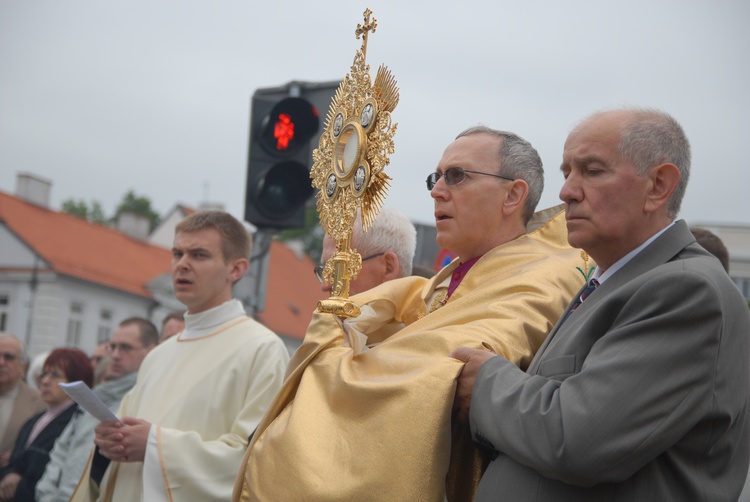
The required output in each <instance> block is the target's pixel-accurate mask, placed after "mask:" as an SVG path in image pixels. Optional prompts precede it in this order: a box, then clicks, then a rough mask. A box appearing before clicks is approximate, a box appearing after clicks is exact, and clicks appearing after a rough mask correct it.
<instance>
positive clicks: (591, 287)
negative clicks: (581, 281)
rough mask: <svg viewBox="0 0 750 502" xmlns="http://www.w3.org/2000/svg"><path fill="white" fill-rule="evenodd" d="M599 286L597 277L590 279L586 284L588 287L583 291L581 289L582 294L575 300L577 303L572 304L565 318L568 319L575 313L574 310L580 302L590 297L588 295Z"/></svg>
mask: <svg viewBox="0 0 750 502" xmlns="http://www.w3.org/2000/svg"><path fill="white" fill-rule="evenodd" d="M598 286H599V281H597V280H596V279H591V280H590V281H589V284H588V286H586V288H585V289H584V290H583V291H581V294H580V296H579V297H578V299H577V300H576V302H575V303H574V304H573V305H572V306H571V307H570V310H569V311H568V315H567V316H566V317H565V320H567V319H568V317H570V314H572V313H573V311H574V310H575V309H577V308H578V306H579V305H580V304H582V303H583V301H584V300H585V299H586V298H588V296H589V295H590V294H591V293H593V292H594V290H595V289H596V288H597V287H598Z"/></svg>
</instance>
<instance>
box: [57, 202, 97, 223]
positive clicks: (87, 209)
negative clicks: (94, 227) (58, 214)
mask: <svg viewBox="0 0 750 502" xmlns="http://www.w3.org/2000/svg"><path fill="white" fill-rule="evenodd" d="M62 212H63V213H68V214H72V215H73V216H77V217H79V218H81V219H84V220H87V221H90V222H92V223H98V224H99V225H106V224H107V218H106V217H105V216H104V210H103V209H102V205H101V204H100V203H99V201H96V200H95V201H92V202H91V205H89V204H87V203H86V201H84V200H83V199H78V200H75V199H73V198H72V197H71V198H70V199H66V200H64V201H63V202H62Z"/></svg>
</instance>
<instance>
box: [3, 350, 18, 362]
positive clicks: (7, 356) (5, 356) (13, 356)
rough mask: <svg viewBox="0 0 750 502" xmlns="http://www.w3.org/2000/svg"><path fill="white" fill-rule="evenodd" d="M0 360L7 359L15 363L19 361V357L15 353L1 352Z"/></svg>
mask: <svg viewBox="0 0 750 502" xmlns="http://www.w3.org/2000/svg"><path fill="white" fill-rule="evenodd" d="M0 359H5V360H6V361H9V362H13V361H15V360H16V359H18V355H17V354H14V353H13V352H0Z"/></svg>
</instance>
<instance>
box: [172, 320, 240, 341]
mask: <svg viewBox="0 0 750 502" xmlns="http://www.w3.org/2000/svg"><path fill="white" fill-rule="evenodd" d="M248 319H250V318H249V317H247V316H245V317H240V318H239V319H237V320H236V321H234V322H233V323H230V324H228V325H226V326H224V327H223V328H221V329H217V330H216V331H213V332H211V333H209V334H207V335H206V336H201V337H199V338H188V339H187V340H183V339H181V338H180V337H181V336H182V334H183V333H185V331H184V330H183V331H182V333H180V334H179V335H177V343H181V342H197V341H199V340H205V339H206V338H210V337H212V336H216V335H218V334H219V333H223V332H224V331H226V330H228V329H229V328H233V327H235V326H237V325H238V324H240V323H242V322H245V321H247V320H248Z"/></svg>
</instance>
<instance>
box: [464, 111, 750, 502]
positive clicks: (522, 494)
mask: <svg viewBox="0 0 750 502" xmlns="http://www.w3.org/2000/svg"><path fill="white" fill-rule="evenodd" d="M561 169H562V173H563V176H564V177H565V184H564V185H563V188H562V190H561V192H560V198H561V199H562V200H563V201H564V202H565V205H566V219H567V226H568V241H569V242H570V244H571V245H573V246H574V247H580V248H583V249H584V250H585V251H586V252H587V253H588V254H589V255H591V257H592V258H594V260H596V262H597V264H598V268H597V269H596V270H595V271H593V277H592V278H591V279H592V280H591V281H589V284H590V285H591V284H596V285H598V287H596V289H594V290H593V292H590V288H589V287H588V286H587V287H586V288H584V289H582V290H581V291H580V292H579V294H578V295H576V298H575V301H573V302H572V303H571V304H570V305H569V306H568V308H567V310H566V311H565V313H563V315H562V317H561V318H560V320H559V321H558V323H557V325H556V326H555V327H554V328H553V330H552V332H551V333H550V335H549V336H548V337H547V340H546V341H545V342H544V344H543V345H542V347H541V348H540V350H539V352H538V353H537V355H536V356H535V358H534V359H533V361H532V362H531V365H530V366H529V368H528V369H527V371H526V372H523V371H521V370H520V369H519V368H518V367H517V366H515V365H513V364H510V363H509V362H508V361H506V360H505V359H504V358H502V357H498V356H495V355H494V354H492V353H490V352H486V351H481V350H475V349H467V348H460V349H457V350H456V351H454V352H453V353H452V355H453V356H454V357H456V358H457V359H460V360H463V361H465V363H466V364H465V366H464V369H463V372H462V374H461V376H460V377H459V381H458V388H457V391H456V408H457V410H458V413H459V417H462V418H466V417H467V416H468V419H469V423H470V425H471V430H472V434H473V437H474V439H475V441H476V442H477V443H479V444H481V445H484V446H485V447H487V448H490V449H491V450H493V455H495V459H494V460H493V461H492V462H491V463H490V465H489V467H488V468H487V470H486V471H485V473H484V476H483V477H482V481H481V483H480V486H479V491H478V494H477V500H480V501H484V500H501V499H502V500H513V501H526V500H535V501H542V500H555V501H589V500H591V501H593V500H596V501H601V500H607V501H634V500H659V501H661V500H670V501H671V500H679V501H688V500H710V501H719V500H736V499H737V497H738V495H739V493H740V490H741V489H742V485H743V482H744V480H745V474H746V473H747V469H748V462H749V459H750V442H748V440H747V435H748V433H750V428H749V427H750V423H749V420H750V415H748V409H747V408H748V396H749V395H750V370H749V369H748V366H749V362H748V360H749V359H750V314H749V313H748V309H747V304H746V303H745V301H744V299H743V298H742V296H741V295H740V293H739V291H738V290H737V288H736V287H735V286H734V284H733V283H732V282H731V280H730V279H729V277H728V276H727V274H726V272H725V271H724V269H723V268H722V266H721V265H720V263H719V262H718V261H717V260H716V259H715V258H714V257H713V256H711V255H710V254H709V253H708V252H706V251H705V250H704V249H703V248H701V247H700V246H698V245H697V244H696V242H695V238H693V236H692V234H691V233H690V231H689V229H688V227H687V225H686V224H685V222H684V221H674V219H675V217H676V215H677V213H678V211H679V208H680V203H681V200H682V197H683V194H684V192H685V186H686V185H687V180H688V174H689V170H690V146H689V144H688V140H687V138H686V137H685V134H684V132H683V130H682V128H681V127H680V125H679V124H678V123H677V122H676V121H675V120H674V119H673V118H672V117H670V116H669V115H667V114H665V113H662V112H657V111H654V110H639V109H628V110H617V111H609V112H603V113H597V114H595V115H593V116H591V117H589V118H588V119H586V120H584V121H583V122H582V123H580V124H579V125H578V126H577V127H576V128H575V129H574V130H573V131H572V132H571V133H570V135H569V136H568V139H567V141H566V143H565V150H564V153H563V163H562V167H561ZM594 281H596V282H595V283H594ZM581 296H583V297H585V301H581V299H580V297H581Z"/></svg>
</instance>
